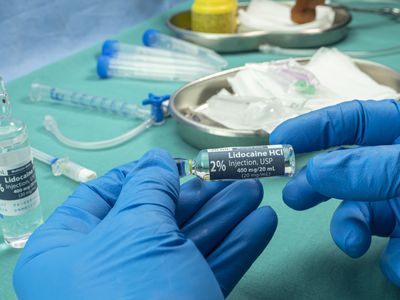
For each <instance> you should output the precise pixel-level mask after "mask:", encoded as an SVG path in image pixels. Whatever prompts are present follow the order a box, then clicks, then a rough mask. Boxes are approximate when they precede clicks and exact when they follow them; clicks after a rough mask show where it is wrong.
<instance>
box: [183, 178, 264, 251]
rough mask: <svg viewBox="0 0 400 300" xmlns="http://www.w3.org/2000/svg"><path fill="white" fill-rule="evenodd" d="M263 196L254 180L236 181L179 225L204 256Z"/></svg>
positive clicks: (258, 183) (258, 184)
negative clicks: (181, 225)
mask: <svg viewBox="0 0 400 300" xmlns="http://www.w3.org/2000/svg"><path fill="white" fill-rule="evenodd" d="M262 198H263V187H262V185H261V183H260V182H259V181H258V180H243V181H236V182H234V183H232V184H231V185H229V186H228V187H226V188H225V189H223V190H222V191H220V192H219V193H218V194H216V195H215V196H214V197H213V198H212V199H210V200H209V201H208V202H207V203H205V204H204V205H203V206H202V207H201V208H200V209H199V210H198V211H197V212H196V214H195V215H194V216H193V217H192V218H191V219H189V220H188V221H187V222H186V223H185V224H184V225H183V227H182V228H181V231H182V233H183V234H184V235H185V236H186V237H187V238H188V239H191V240H192V241H193V242H194V243H195V244H196V246H197V248H198V249H199V250H200V252H201V253H202V254H203V255H204V256H205V257H206V256H208V255H209V254H210V252H211V251H212V250H213V249H214V248H215V247H217V246H218V245H219V244H220V243H221V242H222V241H223V240H224V239H225V237H226V236H227V235H228V234H229V232H231V230H232V229H233V228H235V227H236V226H237V224H239V223H240V222H241V221H242V220H243V219H244V218H246V217H247V216H248V215H249V214H250V213H251V212H252V211H254V210H255V209H256V208H257V207H258V206H259V205H260V203H261V200H262Z"/></svg>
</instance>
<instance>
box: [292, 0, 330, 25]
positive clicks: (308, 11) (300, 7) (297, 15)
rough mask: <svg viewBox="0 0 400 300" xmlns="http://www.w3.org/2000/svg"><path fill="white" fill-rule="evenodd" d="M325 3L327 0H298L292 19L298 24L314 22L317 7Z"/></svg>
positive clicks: (294, 6)
mask: <svg viewBox="0 0 400 300" xmlns="http://www.w3.org/2000/svg"><path fill="white" fill-rule="evenodd" d="M324 4H325V0H296V2H295V4H294V5H293V7H292V10H291V19H292V21H293V22H295V23H297V24H304V23H309V22H312V21H314V20H315V16H316V9H315V8H316V7H317V6H319V5H324Z"/></svg>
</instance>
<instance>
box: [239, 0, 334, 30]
mask: <svg viewBox="0 0 400 300" xmlns="http://www.w3.org/2000/svg"><path fill="white" fill-rule="evenodd" d="M334 21H335V11H334V9H333V8H332V7H328V6H323V5H320V6H317V7H316V8H315V18H314V20H313V21H311V22H307V23H304V24H297V23H295V22H293V21H292V19H291V6H290V5H288V3H285V2H276V1H270V0H252V1H251V2H250V4H249V6H248V8H247V9H246V10H239V22H240V24H241V26H244V27H247V28H248V29H252V30H254V29H257V30H264V31H266V32H302V31H304V30H310V29H319V30H325V29H329V28H331V27H332V24H333V22H334ZM241 31H247V30H244V29H241Z"/></svg>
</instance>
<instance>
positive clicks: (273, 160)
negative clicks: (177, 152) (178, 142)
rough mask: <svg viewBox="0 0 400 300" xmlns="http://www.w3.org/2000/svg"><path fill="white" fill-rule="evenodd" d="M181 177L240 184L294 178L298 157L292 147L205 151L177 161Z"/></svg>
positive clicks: (273, 146) (268, 146) (276, 146)
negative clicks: (287, 177)
mask: <svg viewBox="0 0 400 300" xmlns="http://www.w3.org/2000/svg"><path fill="white" fill-rule="evenodd" d="M176 163H177V167H178V172H179V175H180V176H181V177H183V176H188V175H195V176H197V177H199V178H201V179H203V180H240V179H251V178H261V177H273V176H293V175H294V172H295V169H296V168H295V164H296V160H295V153H294V150H293V147H292V146H290V145H266V146H252V147H230V148H218V149H205V150H201V151H200V152H199V153H198V155H197V156H196V158H194V159H176Z"/></svg>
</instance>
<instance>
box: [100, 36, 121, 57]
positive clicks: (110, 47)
mask: <svg viewBox="0 0 400 300" xmlns="http://www.w3.org/2000/svg"><path fill="white" fill-rule="evenodd" d="M117 44H118V41H116V40H106V41H105V42H104V43H103V47H102V49H101V53H102V54H103V55H109V56H113V55H114V54H115V53H117V52H118V47H117Z"/></svg>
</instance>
